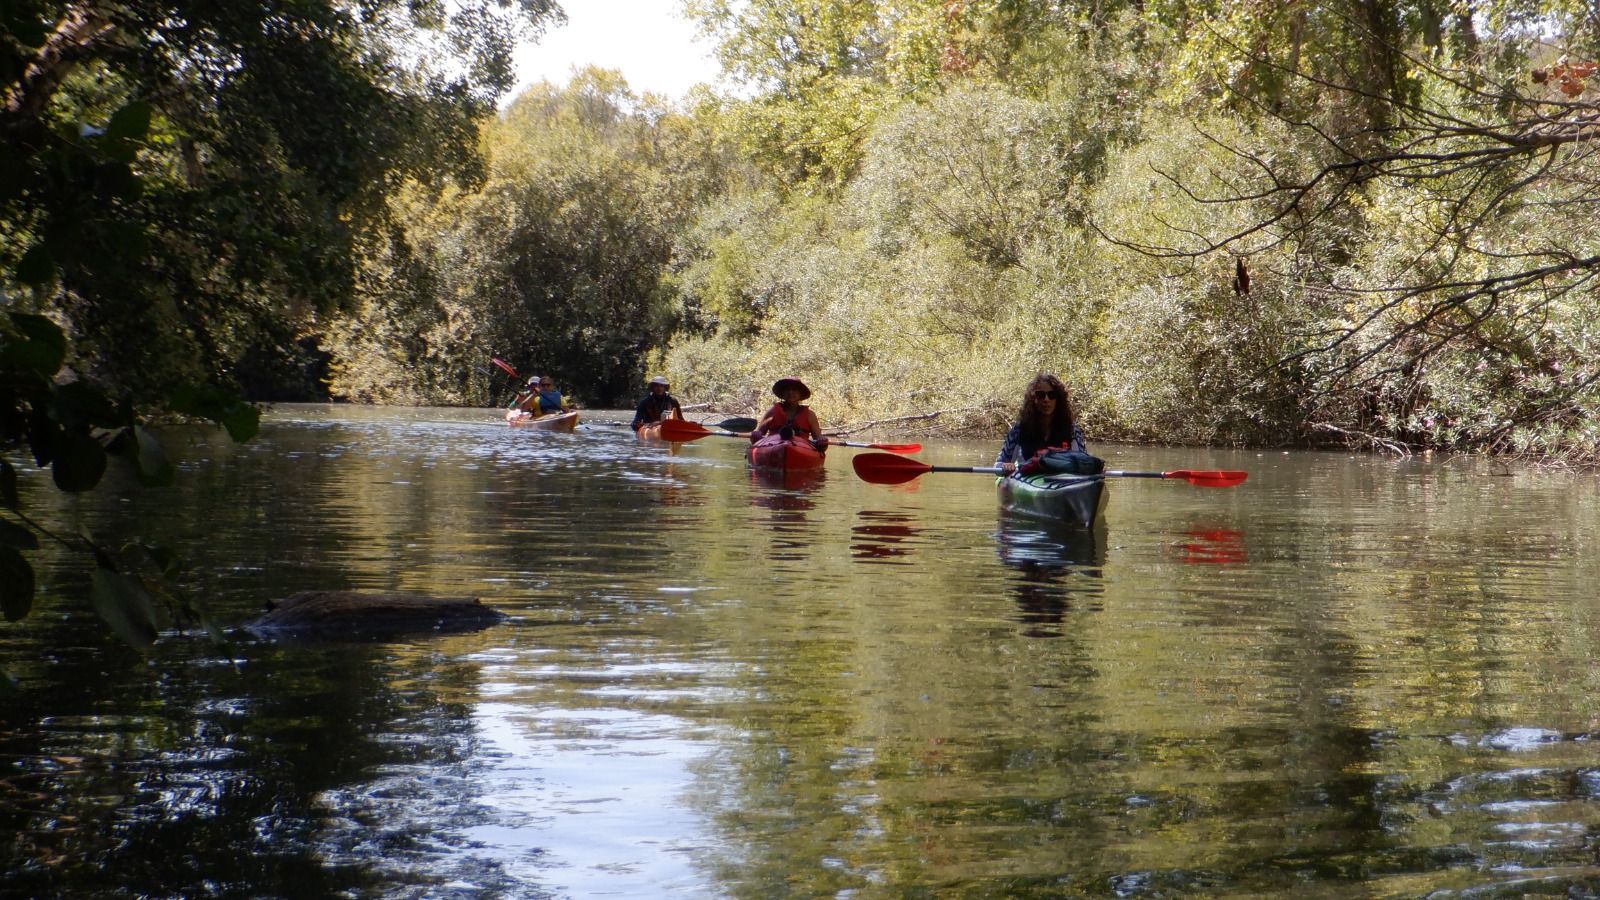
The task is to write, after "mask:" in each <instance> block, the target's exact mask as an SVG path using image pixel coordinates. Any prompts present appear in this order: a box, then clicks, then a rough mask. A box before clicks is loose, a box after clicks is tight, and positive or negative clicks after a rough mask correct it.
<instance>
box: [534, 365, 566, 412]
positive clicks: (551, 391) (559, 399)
mask: <svg viewBox="0 0 1600 900" xmlns="http://www.w3.org/2000/svg"><path fill="white" fill-rule="evenodd" d="M537 397H538V401H539V402H538V405H537V406H534V405H532V404H529V406H528V411H529V412H532V413H533V414H534V415H536V416H546V415H549V414H551V413H564V412H566V411H567V410H570V409H572V403H571V402H570V401H568V400H567V398H565V397H563V396H561V392H560V391H558V390H556V383H555V382H554V381H552V380H551V378H550V376H549V375H540V376H539V393H538V394H537Z"/></svg>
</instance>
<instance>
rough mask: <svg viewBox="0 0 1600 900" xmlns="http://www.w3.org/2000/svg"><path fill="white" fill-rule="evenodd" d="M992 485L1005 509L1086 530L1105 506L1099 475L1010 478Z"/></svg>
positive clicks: (1104, 484) (1102, 485)
mask: <svg viewBox="0 0 1600 900" xmlns="http://www.w3.org/2000/svg"><path fill="white" fill-rule="evenodd" d="M995 484H996V485H997V486H998V490H999V492H1000V505H1001V506H1002V507H1004V508H1005V509H1007V510H1010V511H1011V512H1014V513H1020V514H1022V515H1025V516H1033V517H1035V518H1040V519H1049V520H1051V521H1055V522H1067V523H1070V524H1074V525H1083V526H1085V527H1087V526H1090V525H1093V524H1094V522H1095V519H1096V518H1098V517H1099V515H1100V512H1101V511H1102V510H1104V509H1105V506H1106V480H1105V478H1103V477H1101V476H1098V475H1085V476H1080V477H1071V476H1061V475H1053V476H1052V475H1011V476H1009V477H1005V478H1000V479H997V480H996V481H995Z"/></svg>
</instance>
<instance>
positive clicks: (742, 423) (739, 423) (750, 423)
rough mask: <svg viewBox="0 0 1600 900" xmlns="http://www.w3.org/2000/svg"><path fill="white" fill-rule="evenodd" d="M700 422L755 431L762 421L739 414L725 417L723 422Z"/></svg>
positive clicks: (728, 428)
mask: <svg viewBox="0 0 1600 900" xmlns="http://www.w3.org/2000/svg"><path fill="white" fill-rule="evenodd" d="M700 424H701V425H704V426H706V427H708V428H722V429H726V430H727V431H755V430H756V426H757V425H759V424H761V423H760V422H757V421H756V420H755V419H752V418H750V417H748V416H737V417H735V418H732V419H723V420H722V421H721V422H701V423H700Z"/></svg>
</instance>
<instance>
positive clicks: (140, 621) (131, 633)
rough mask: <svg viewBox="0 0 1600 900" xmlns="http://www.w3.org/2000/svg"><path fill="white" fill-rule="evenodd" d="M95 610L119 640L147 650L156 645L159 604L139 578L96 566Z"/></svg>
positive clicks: (94, 584)
mask: <svg viewBox="0 0 1600 900" xmlns="http://www.w3.org/2000/svg"><path fill="white" fill-rule="evenodd" d="M92 593H93V598H94V611H95V612H97V613H99V614H100V618H102V619H104V620H105V622H106V624H107V625H110V626H111V630H112V631H113V632H115V633H116V635H117V637H120V638H122V640H123V641H124V642H126V643H127V644H128V645H129V646H131V647H134V648H136V649H139V650H143V649H145V648H147V647H149V646H150V645H151V644H153V643H155V640H156V616H155V605H154V604H153V603H152V602H151V600H150V594H149V593H148V592H147V591H145V589H144V586H143V585H141V584H140V583H139V582H138V581H137V580H136V579H133V578H129V577H128V576H126V575H124V574H122V573H121V572H116V571H113V570H111V569H108V568H106V567H105V566H96V567H95V570H94V579H93V591H92Z"/></svg>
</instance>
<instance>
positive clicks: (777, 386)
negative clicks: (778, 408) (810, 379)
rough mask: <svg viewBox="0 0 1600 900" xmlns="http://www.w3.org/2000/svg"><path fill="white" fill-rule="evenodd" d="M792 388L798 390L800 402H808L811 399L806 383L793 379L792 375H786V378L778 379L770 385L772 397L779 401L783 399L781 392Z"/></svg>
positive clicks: (809, 389)
mask: <svg viewBox="0 0 1600 900" xmlns="http://www.w3.org/2000/svg"><path fill="white" fill-rule="evenodd" d="M792 387H796V388H799V389H800V399H801V400H809V399H810V398H811V388H808V387H806V383H805V382H804V381H801V380H800V379H798V378H796V377H794V376H793V375H788V376H785V377H783V378H779V379H778V380H777V381H776V382H775V383H774V384H773V385H772V393H773V395H774V396H776V397H778V398H779V399H782V398H783V392H784V391H786V390H788V389H789V388H792Z"/></svg>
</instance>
